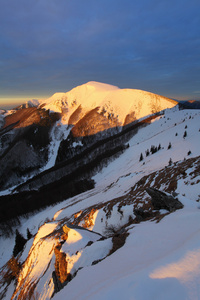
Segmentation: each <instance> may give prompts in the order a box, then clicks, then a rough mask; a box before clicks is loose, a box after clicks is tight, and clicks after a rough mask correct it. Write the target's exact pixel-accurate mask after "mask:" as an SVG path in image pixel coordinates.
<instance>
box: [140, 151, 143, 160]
mask: <svg viewBox="0 0 200 300" xmlns="http://www.w3.org/2000/svg"><path fill="white" fill-rule="evenodd" d="M142 160H143V154H142V153H141V154H140V161H142Z"/></svg>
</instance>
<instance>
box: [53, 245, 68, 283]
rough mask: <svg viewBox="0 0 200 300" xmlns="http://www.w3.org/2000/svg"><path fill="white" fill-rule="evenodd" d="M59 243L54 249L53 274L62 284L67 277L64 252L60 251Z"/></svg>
mask: <svg viewBox="0 0 200 300" xmlns="http://www.w3.org/2000/svg"><path fill="white" fill-rule="evenodd" d="M60 249H61V244H58V245H57V246H56V247H55V249H54V253H55V257H56V261H55V274H56V278H57V279H58V281H59V282H60V283H61V284H63V283H64V282H65V281H67V279H68V273H67V261H66V253H64V252H61V251H60Z"/></svg>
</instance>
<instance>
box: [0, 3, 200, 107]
mask: <svg viewBox="0 0 200 300" xmlns="http://www.w3.org/2000/svg"><path fill="white" fill-rule="evenodd" d="M199 11H200V1H199V0H173V1H172V0H151V1H150V0H134V1H133V0H101V1H94V0H84V1H83V0H73V1H72V0H34V1H32V0H17V1H16V0H0V107H3V106H5V105H6V106H8V105H13V103H22V102H25V101H26V100H29V99H33V98H34V99H38V98H39V99H41V98H47V97H50V96H51V95H52V94H54V93H55V92H67V91H69V90H70V89H72V88H74V87H75V86H77V85H81V84H84V83H86V82H88V81H99V82H103V83H108V84H112V85H115V86H118V87H120V88H132V89H142V90H146V91H149V92H153V93H157V94H160V95H163V96H166V97H170V98H173V99H197V100H200V15H199Z"/></svg>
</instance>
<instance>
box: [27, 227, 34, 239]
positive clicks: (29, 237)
mask: <svg viewBox="0 0 200 300" xmlns="http://www.w3.org/2000/svg"><path fill="white" fill-rule="evenodd" d="M26 236H27V240H30V239H31V238H32V236H33V235H32V234H31V233H30V230H29V229H28V228H27V230H26Z"/></svg>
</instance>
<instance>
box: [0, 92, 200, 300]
mask: <svg viewBox="0 0 200 300" xmlns="http://www.w3.org/2000/svg"><path fill="white" fill-rule="evenodd" d="M114 91H117V90H114ZM199 121H200V111H199V110H192V111H191V110H183V111H179V110H177V109H176V108H173V109H169V110H167V111H166V112H165V115H164V116H162V117H158V118H157V119H155V120H154V122H152V123H151V124H150V125H148V126H147V127H144V128H142V129H140V130H139V131H138V133H137V134H135V135H134V137H133V138H132V139H131V140H130V141H129V148H128V149H127V150H126V151H125V152H124V153H123V154H122V155H121V156H120V157H118V158H117V159H116V160H114V161H112V162H111V163H110V164H109V165H108V166H107V167H105V168H104V169H103V170H102V171H101V172H100V173H98V174H97V175H95V176H94V180H95V182H96V186H95V188H94V189H93V190H90V191H88V192H85V193H83V194H80V195H78V196H75V197H73V198H71V199H68V200H66V201H64V202H63V203H60V204H58V205H55V206H54V207H52V208H48V209H46V210H44V211H43V212H40V213H38V214H37V215H35V216H34V217H32V218H30V219H29V220H26V221H25V220H24V222H23V223H22V224H23V225H21V227H20V228H19V231H20V232H22V234H23V235H24V234H25V232H26V228H29V229H30V230H31V232H32V233H33V234H36V233H37V235H36V236H35V238H34V239H32V240H30V241H29V242H28V243H27V245H26V248H25V249H24V252H23V253H22V254H21V256H20V258H19V259H20V261H21V262H24V261H25V264H24V266H23V268H22V270H21V273H20V276H19V279H18V285H17V290H16V291H15V293H16V296H17V295H19V293H20V291H23V289H24V286H23V285H24V284H25V285H26V288H28V287H30V286H29V284H30V283H31V282H35V280H38V285H37V286H36V288H35V290H34V293H35V294H34V295H35V296H38V295H40V296H38V299H50V296H51V295H52V293H53V281H52V271H53V270H54V268H55V266H54V264H55V255H54V252H53V249H54V247H55V245H56V244H57V242H58V241H59V242H60V241H62V247H61V251H62V252H64V253H66V257H67V259H66V260H67V261H68V263H69V270H70V271H71V273H72V274H75V273H76V271H78V272H77V274H76V276H75V277H74V278H73V279H72V280H71V281H70V282H68V284H67V285H66V286H65V287H64V288H63V289H62V290H61V291H59V292H58V293H57V294H55V295H54V297H53V299H65V298H66V296H67V297H68V298H69V299H95V300H96V299H114V298H115V299H122V298H126V299H153V300H154V299H178V300H179V299H180V300H182V299H191V300H193V299H199V298H200V290H199V283H200V282H199V281H200V280H199V278H200V264H199V257H200V242H199V238H200V223H199V217H200V215H199V213H200V209H199V208H200V205H199V201H200V192H199V191H200V169H199V165H200V158H199V155H200V153H199V149H200V131H199V130H200V127H199V126H200V125H199V124H200V122H199ZM185 131H186V136H185V134H184V133H185ZM170 143H171V147H169V144H170ZM159 144H160V145H161V149H160V150H159V151H157V152H156V153H154V154H151V153H150V155H148V156H146V150H147V149H149V150H150V148H151V146H152V145H154V146H158V145H159ZM168 148H169V149H168ZM141 153H143V157H144V159H143V160H142V161H140V155H141ZM170 159H171V160H172V163H171V165H170V166H169V161H170ZM141 180H142V181H141ZM147 186H151V187H155V188H159V189H160V190H162V191H166V192H167V193H170V194H171V193H172V192H176V193H177V194H178V199H179V201H181V202H182V203H183V205H184V208H183V209H181V210H177V211H175V212H173V213H171V214H168V212H167V211H164V210H163V211H161V212H160V216H161V217H162V218H161V220H160V222H157V221H158V218H157V219H156V214H155V212H154V211H152V214H153V216H154V217H155V218H152V219H150V220H146V221H145V220H144V221H143V222H138V223H137V222H136V223H134V222H133V223H130V224H129V225H127V226H126V227H125V228H126V231H127V233H128V234H129V235H128V237H127V239H126V242H125V244H124V246H123V247H121V248H119V249H118V250H117V251H116V252H114V253H113V254H112V255H109V256H107V255H108V253H109V251H110V250H111V248H112V242H111V238H110V237H108V238H107V239H104V240H103V241H99V240H98V238H96V233H95V232H98V233H99V234H102V235H105V228H108V227H109V225H114V226H116V227H120V228H122V227H123V226H124V225H126V224H128V222H129V220H130V216H131V218H132V219H133V221H134V220H135V219H136V216H135V215H134V212H133V208H134V207H137V208H139V207H149V206H148V205H149V198H148V195H147V194H146V192H145V187H147ZM134 192H135V193H136V194H134ZM120 207H121V208H120ZM46 218H48V219H49V221H46V223H45V224H44V225H43V226H42V227H40V229H39V231H38V229H37V227H38V226H40V225H41V224H43V222H45V219H46ZM68 221H69V222H75V223H76V224H77V225H79V226H82V227H85V226H86V225H87V228H88V229H89V230H93V231H91V235H92V236H93V237H91V236H90V237H88V234H90V232H89V233H88V231H83V230H81V229H73V228H72V229H70V230H71V232H70V231H69V232H70V235H69V236H68V240H66V241H65V240H63V236H62V235H63V230H62V228H63V225H65V224H66V223H67V222H68ZM91 240H92V241H93V244H92V245H91V246H87V247H85V246H86V245H87V242H88V241H91ZM9 242H11V240H10V239H3V238H1V241H0V243H1V252H0V254H1V266H2V265H3V264H4V263H6V261H7V260H8V259H9V257H10V256H11V254H12V248H10V249H8V247H6V245H8V244H9ZM2 245H5V247H4V246H2ZM12 245H13V240H12ZM77 251H78V252H77ZM106 256H107V257H106ZM104 257H106V258H105V259H103V258H104ZM34 259H35V261H34ZM102 259H103V260H102ZM98 260H99V262H98V263H96V264H93V265H92V263H93V262H94V261H98ZM33 261H34V262H33ZM30 262H31V263H30ZM32 267H33V268H32ZM80 268H82V269H80ZM30 269H31V271H30ZM27 270H29V273H28V274H27ZM44 270H45V271H44ZM41 274H44V276H42V277H41ZM23 278H25V280H22V279H23ZM36 278H37V279H36ZM14 290H15V287H14V286H13V285H10V286H9V287H8V291H7V294H6V298H5V299H10V298H11V295H12V293H13V292H14ZM20 297H21V296H20ZM20 297H18V298H17V297H16V299H22V298H20Z"/></svg>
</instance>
